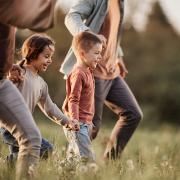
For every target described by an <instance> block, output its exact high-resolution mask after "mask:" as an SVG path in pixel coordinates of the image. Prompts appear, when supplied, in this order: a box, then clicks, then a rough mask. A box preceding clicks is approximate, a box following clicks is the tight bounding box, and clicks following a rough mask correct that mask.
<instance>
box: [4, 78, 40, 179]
mask: <svg viewBox="0 0 180 180" xmlns="http://www.w3.org/2000/svg"><path fill="white" fill-rule="evenodd" d="M0 125H1V126H2V127H4V128H6V129H7V130H8V131H9V132H10V133H11V134H12V135H13V136H14V137H15V138H16V140H17V141H18V144H19V155H18V161H17V167H16V173H17V176H16V177H17V179H22V177H23V176H26V175H28V173H33V171H31V172H30V171H29V170H30V169H29V168H30V167H31V170H33V166H34V165H36V164H37V162H38V160H39V152H40V144H41V136H40V132H39V130H38V128H37V126H36V124H35V122H34V120H33V118H32V115H31V113H30V111H29V110H28V107H27V105H26V103H25V101H24V99H23V97H22V96H21V94H20V93H19V91H18V89H17V88H16V87H15V86H14V85H13V84H12V83H11V82H10V81H9V80H1V81H0Z"/></svg>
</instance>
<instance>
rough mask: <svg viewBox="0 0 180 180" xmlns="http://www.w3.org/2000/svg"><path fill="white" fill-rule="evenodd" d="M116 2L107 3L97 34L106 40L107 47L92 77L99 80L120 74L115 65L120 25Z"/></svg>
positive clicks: (111, 0) (112, 77) (114, 0)
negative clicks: (102, 21)
mask: <svg viewBox="0 0 180 180" xmlns="http://www.w3.org/2000/svg"><path fill="white" fill-rule="evenodd" d="M119 6H120V5H119V2H118V0H109V1H108V12H107V16H106V18H105V21H104V23H103V25H102V27H101V30H100V32H99V34H103V35H104V36H105V37H106V39H107V47H106V49H105V52H103V58H102V61H101V62H99V63H98V65H97V67H96V69H95V71H94V76H96V77H99V78H101V79H114V78H115V77H117V76H118V75H119V74H120V70H119V67H118V64H117V59H116V58H117V40H118V29H119V23H120V7H119Z"/></svg>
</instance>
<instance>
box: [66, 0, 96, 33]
mask: <svg viewBox="0 0 180 180" xmlns="http://www.w3.org/2000/svg"><path fill="white" fill-rule="evenodd" d="M94 4H95V0H83V1H82V0H77V1H76V2H75V3H74V5H73V6H72V7H71V8H70V10H69V12H68V14H67V15H66V17H65V25H66V27H67V29H68V30H69V31H70V33H71V34H72V35H73V36H75V35H77V34H79V33H80V32H82V31H86V30H89V29H90V28H89V27H87V26H86V25H85V24H84V20H86V19H87V18H88V17H89V15H90V14H91V13H92V10H93V7H94Z"/></svg>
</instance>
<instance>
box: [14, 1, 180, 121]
mask: <svg viewBox="0 0 180 180" xmlns="http://www.w3.org/2000/svg"><path fill="white" fill-rule="evenodd" d="M73 2H75V0H66V1H64V0H59V1H58V7H59V11H58V13H57V24H56V25H55V27H54V28H53V29H51V30H49V31H48V32H47V33H48V34H49V35H51V36H52V37H53V38H54V39H55V41H56V53H55V56H54V62H53V63H52V65H51V67H50V68H49V69H48V71H47V72H46V73H44V74H42V76H43V77H44V78H45V80H46V81H47V82H48V84H49V91H50V94H51V96H52V98H53V100H54V101H55V102H56V103H57V104H58V105H59V107H61V105H62V102H63V100H64V97H65V81H64V80H63V75H62V74H61V73H60V72H59V67H60V65H61V63H62V61H63V59H64V57H65V54H66V53H67V51H68V49H69V47H70V44H71V39H72V36H71V35H70V33H69V32H68V31H67V29H66V27H65V25H64V16H65V13H66V12H67V11H68V9H69V8H70V5H72V4H73ZM179 7H180V1H178V0H173V1H169V0H127V1H125V22H124V31H123V37H122V42H121V46H122V48H123V50H124V54H125V56H124V60H125V63H126V65H127V68H128V70H129V74H128V76H127V77H126V80H127V82H128V84H129V86H130V88H131V89H132V91H133V92H134V94H135V96H136V97H137V100H138V101H139V103H140V105H141V107H142V109H143V112H144V121H143V123H142V124H148V123H152V124H153V123H164V122H165V123H170V124H174V123H177V124H179V119H180V109H179V108H180V98H179V97H180V63H179V62H180V51H179V48H180V12H179ZM30 33H32V32H30V31H28V30H19V31H18V34H17V46H16V47H17V50H18V49H19V48H20V46H21V44H22V41H23V40H24V39H25V38H26V37H27V36H28V35H29V34H30ZM105 116H106V117H113V114H112V113H111V112H110V111H106V115H105ZM106 119H107V118H106Z"/></svg>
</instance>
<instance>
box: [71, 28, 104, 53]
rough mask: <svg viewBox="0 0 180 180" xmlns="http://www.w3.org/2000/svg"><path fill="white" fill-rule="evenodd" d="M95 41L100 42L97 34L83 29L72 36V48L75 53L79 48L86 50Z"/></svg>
mask: <svg viewBox="0 0 180 180" xmlns="http://www.w3.org/2000/svg"><path fill="white" fill-rule="evenodd" d="M97 43H100V44H101V43H102V41H101V39H100V38H99V37H98V36H97V35H95V34H93V33H91V32H88V31H84V32H81V33H80V34H78V35H76V36H75V37H74V38H73V41H72V48H73V51H74V52H75V53H79V51H80V50H84V51H85V52H88V51H89V50H90V49H91V48H92V47H93V46H94V45H95V44H97Z"/></svg>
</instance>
